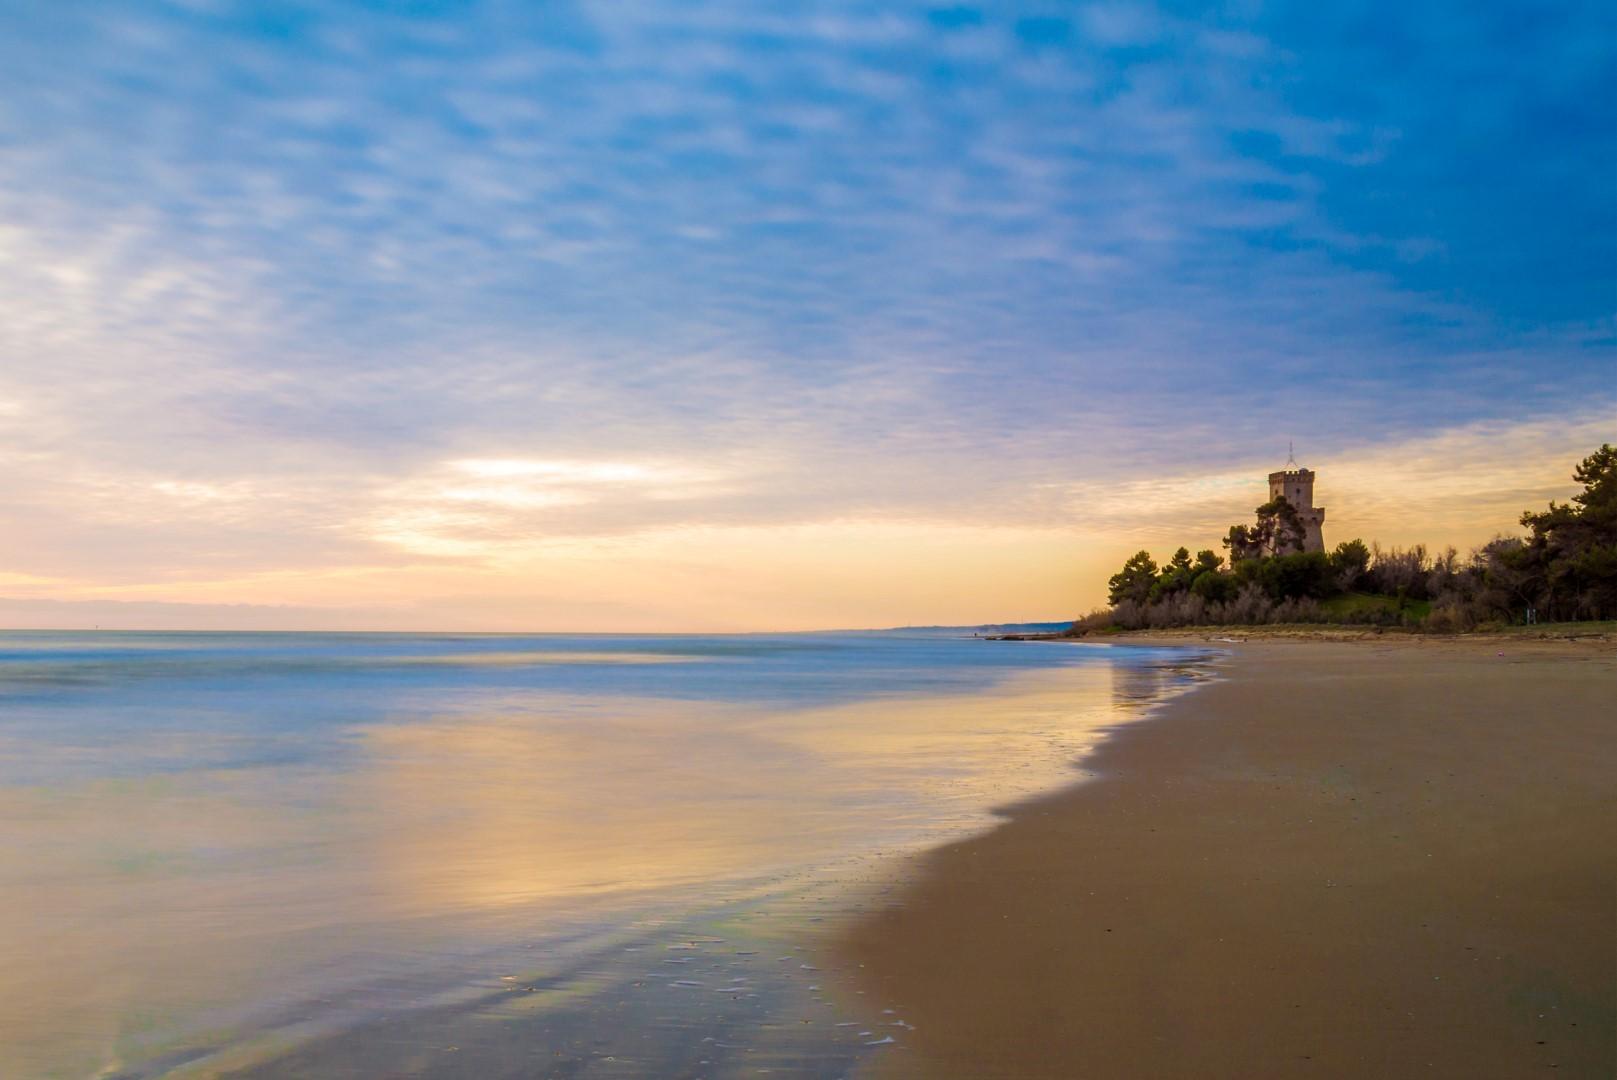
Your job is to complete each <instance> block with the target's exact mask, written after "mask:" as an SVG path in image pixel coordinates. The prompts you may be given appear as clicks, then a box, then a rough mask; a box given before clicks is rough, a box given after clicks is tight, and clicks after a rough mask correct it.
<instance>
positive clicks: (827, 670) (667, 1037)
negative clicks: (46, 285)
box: [0, 632, 1196, 1077]
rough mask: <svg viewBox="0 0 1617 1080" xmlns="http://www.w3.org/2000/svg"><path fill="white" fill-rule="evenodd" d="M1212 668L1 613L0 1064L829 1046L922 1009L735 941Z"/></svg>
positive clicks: (79, 1065) (838, 1050) (912, 844)
mask: <svg viewBox="0 0 1617 1080" xmlns="http://www.w3.org/2000/svg"><path fill="white" fill-rule="evenodd" d="M1195 670H1196V668H1195V665H1194V663H1193V662H1191V660H1190V659H1188V658H1187V657H1186V656H1185V654H1183V653H1182V652H1178V651H1168V650H1153V649H1143V648H1107V647H1099V646H1095V647H1086V646H1078V645H1038V644H1020V645H1019V644H1012V643H989V642H985V641H977V640H972V639H970V638H961V637H956V636H952V635H948V634H938V633H903V632H891V633H866V634H805V635H749V636H593V635H592V636H557V635H541V636H510V635H486V636H485V635H360V634H144V633H142V634H136V633H118V634H100V633H94V634H92V633H28V632H5V633H0V971H3V974H0V1076H5V1077H35V1076H38V1077H57V1076H60V1077H83V1076H147V1075H160V1074H173V1075H187V1076H191V1075H196V1076H202V1075H220V1074H226V1073H231V1072H233V1071H244V1072H253V1073H255V1074H258V1075H367V1074H375V1075H384V1074H386V1075H395V1074H397V1075H465V1076H497V1075H513V1076H515V1075H529V1076H532V1075H550V1074H551V1073H550V1072H547V1071H546V1070H547V1069H552V1068H553V1069H554V1070H556V1073H555V1074H557V1075H560V1074H562V1073H563V1072H564V1073H565V1075H569V1076H594V1075H600V1076H618V1075H623V1076H631V1075H686V1074H689V1075H711V1076H721V1075H742V1074H748V1075H750V1074H752V1073H754V1072H756V1069H757V1067H761V1066H760V1062H763V1061H765V1060H769V1061H775V1062H776V1063H777V1064H781V1063H784V1065H786V1066H787V1067H788V1068H790V1067H792V1066H793V1065H795V1066H797V1071H798V1072H800V1073H803V1074H810V1075H813V1074H824V1075H841V1074H842V1073H843V1072H844V1071H846V1069H847V1068H848V1067H849V1066H850V1063H855V1062H856V1061H857V1058H858V1056H859V1055H860V1054H864V1053H870V1052H877V1051H871V1050H867V1049H865V1048H866V1047H867V1046H871V1045H875V1046H878V1047H887V1046H892V1045H895V1043H896V1042H899V1041H901V1036H902V1032H903V1028H902V1027H901V1026H899V1027H898V1028H896V1031H895V1033H894V1036H893V1037H894V1041H893V1042H884V1041H883V1040H885V1039H888V1038H889V1037H890V1036H889V1034H888V1033H887V1031H886V1030H885V1029H883V1030H882V1031H876V1030H874V1029H870V1028H866V1027H865V1026H864V1025H866V1023H867V1021H866V1020H865V1019H864V1018H863V1017H861V1016H857V1015H853V1018H852V1019H851V1020H844V1021H834V1020H833V1019H832V1016H833V1014H835V1015H837V1016H840V1015H842V1013H844V1012H848V1011H849V1008H850V1006H849V1005H848V1004H847V1003H846V1002H839V1001H836V1000H834V998H835V991H834V988H831V987H829V986H826V985H824V983H826V982H827V981H828V980H829V979H830V976H825V977H824V978H819V981H813V980H815V979H816V978H817V976H815V975H814V974H813V972H815V971H816V970H817V968H816V966H815V965H813V964H809V963H807V962H803V963H789V962H787V957H788V956H791V957H793V958H794V959H795V958H797V954H795V953H792V952H790V951H789V950H791V949H795V948H798V947H800V946H799V945H798V944H790V945H787V946H779V947H785V948H787V949H788V952H787V954H786V955H783V956H778V957H771V958H769V959H770V960H771V961H772V962H773V964H774V966H772V967H770V966H767V965H765V964H764V963H762V962H761V961H757V960H756V958H757V957H759V956H761V955H762V952H763V950H762V948H742V947H741V946H742V945H746V944H749V943H750V944H754V945H757V944H759V943H760V942H763V943H766V944H770V945H776V946H778V942H779V941H781V940H787V939H791V941H793V942H796V941H797V940H798V938H799V937H801V938H803V940H807V939H808V937H809V936H811V934H810V931H811V930H812V926H811V925H810V924H813V923H816V922H818V921H819V920H820V919H821V918H822V917H823V914H824V912H823V911H822V910H821V909H820V908H816V907H815V905H814V904H813V903H808V902H806V900H807V898H810V897H814V898H823V897H825V896H827V895H830V894H832V893H835V894H837V895H839V896H843V897H846V896H849V895H853V894H854V893H855V892H857V888H858V887H859V886H860V884H861V883H863V882H868V881H874V880H876V879H877V877H878V876H879V874H878V871H877V870H876V869H874V868H877V867H879V866H881V865H884V864H886V863H890V862H891V856H892V855H894V854H898V853H902V852H906V851H913V850H915V849H917V848H918V847H921V846H924V845H926V844H928V843H931V842H935V841H937V840H939V839H940V838H943V837H946V836H948V835H950V834H952V833H956V832H958V831H959V830H962V829H969V828H975V827H981V826H982V825H984V824H985V823H986V822H987V821H989V820H991V819H990V816H989V815H990V811H991V809H992V808H993V807H994V806H996V805H1003V804H1004V803H1006V802H1009V801H1012V800H1014V799H1016V798H1018V797H1022V796H1025V795H1028V794H1031V793H1033V792H1036V791H1040V790H1044V789H1048V788H1050V787H1053V786H1055V785H1058V784H1060V783H1062V782H1064V781H1065V780H1068V779H1071V778H1072V777H1073V776H1074V775H1075V774H1074V772H1073V763H1074V761H1075V760H1076V759H1077V757H1078V756H1079V755H1080V754H1081V752H1082V751H1083V750H1084V749H1085V748H1086V747H1087V746H1089V745H1091V744H1092V743H1093V742H1094V741H1095V740H1096V739H1097V738H1098V737H1100V735H1101V733H1102V732H1103V731H1104V729H1105V728H1106V727H1107V726H1108V725H1111V724H1114V723H1116V722H1118V721H1119V720H1120V719H1126V718H1128V717H1130V716H1134V715H1138V714H1139V713H1140V712H1141V710H1142V709H1144V708H1145V707H1147V706H1149V705H1150V704H1151V703H1152V702H1154V701H1157V700H1160V699H1161V697H1162V696H1164V695H1165V694H1167V693H1171V692H1172V691H1173V690H1174V689H1175V688H1176V687H1179V686H1182V685H1184V683H1185V681H1186V679H1187V678H1190V677H1192V676H1193V675H1194V673H1195ZM850 890H851V891H850ZM822 907H823V905H822ZM837 910H846V905H844V907H842V908H838V909H837ZM771 920H773V921H771ZM726 927H728V929H725V928H726ZM714 930H718V931H719V932H717V933H714V932H711V931H714ZM801 947H805V948H806V947H807V946H801ZM667 950H683V952H678V953H677V954H676V953H673V952H667ZM665 953H666V955H665ZM692 963H694V964H696V965H697V966H696V967H679V966H676V965H681V964H692ZM748 965H751V966H750V967H749V966H748ZM681 973H692V974H693V975H695V974H701V975H702V976H703V977H691V978H676V977H675V976H677V975H679V974H681ZM783 973H789V974H791V975H793V976H798V975H799V973H802V974H801V977H798V978H796V981H793V980H792V979H788V978H787V977H786V974H783ZM737 980H739V981H737ZM724 983H728V984H729V985H720V984H724ZM631 991H632V992H631ZM681 991H686V992H687V993H684V994H683V995H682V994H681ZM709 991H712V992H714V993H716V994H721V995H723V997H722V1000H723V1001H724V1002H725V1007H724V1008H722V1009H715V1008H714V1007H713V1006H712V1004H711V1002H712V1000H714V999H712V998H708V997H702V996H701V994H705V993H707V992H709ZM698 992H700V993H698ZM658 994H664V995H667V996H666V997H658V996H656V995H658ZM693 1002H700V1003H703V1004H701V1005H700V1007H698V1005H695V1004H691V1003H693ZM810 1005H812V1006H814V1007H815V1010H816V1011H815V1012H814V1014H813V1015H812V1017H810V1019H805V1020H802V1021H801V1022H797V1021H794V1024H793V1025H792V1026H790V1027H789V1028H788V1026H786V1025H782V1024H780V1023H778V1020H779V1016H778V1014H779V1013H780V1012H781V1011H782V1010H789V1009H795V1010H797V1011H800V1012H801V1011H806V1010H807V1007H808V1006H810ZM854 1012H857V1009H854ZM850 1015H852V1014H850ZM883 1015H888V1016H891V1014H883ZM490 1017H497V1018H499V1019H500V1020H501V1021H502V1022H501V1023H499V1024H490V1023H486V1022H485V1021H487V1020H488V1019H489V1018H490ZM609 1018H610V1019H609ZM401 1020H402V1021H403V1022H404V1026H403V1027H400V1026H399V1025H400V1023H401ZM811 1020H812V1021H813V1022H811ZM875 1022H876V1021H875V1020H871V1021H868V1023H875ZM888 1022H889V1024H895V1023H899V1022H898V1021H892V1020H890V1019H889V1021H888ZM839 1023H840V1024H842V1025H843V1026H840V1027H839V1026H837V1025H838V1024H839ZM856 1029H860V1030H856ZM379 1032H381V1033H383V1034H378V1033H379ZM866 1035H869V1036H871V1037H869V1038H866V1037H865V1036H866ZM727 1040H740V1041H727ZM631 1044H632V1047H631ZM423 1055H425V1056H423ZM681 1070H684V1071H681Z"/></svg>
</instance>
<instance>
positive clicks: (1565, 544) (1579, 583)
mask: <svg viewBox="0 0 1617 1080" xmlns="http://www.w3.org/2000/svg"><path fill="white" fill-rule="evenodd" d="M1572 478H1573V479H1574V480H1576V481H1577V482H1578V483H1580V484H1582V485H1583V491H1582V492H1580V493H1579V494H1577V495H1574V496H1573V497H1572V501H1571V502H1570V503H1568V504H1565V505H1561V504H1558V503H1555V502H1551V503H1550V505H1549V508H1548V509H1546V510H1542V511H1539V512H1537V513H1534V512H1533V511H1528V512H1527V513H1524V514H1523V515H1522V518H1521V522H1522V524H1523V525H1525V526H1526V527H1527V528H1528V529H1529V530H1531V532H1532V535H1531V536H1529V537H1528V539H1527V542H1526V543H1525V544H1524V545H1523V546H1522V547H1521V548H1520V549H1517V550H1511V551H1507V552H1502V553H1501V558H1500V561H1501V562H1502V563H1503V564H1504V565H1503V566H1502V567H1500V570H1501V571H1503V573H1502V574H1501V576H1503V577H1510V578H1516V579H1518V580H1519V579H1520V578H1522V577H1526V578H1529V579H1535V578H1536V579H1540V580H1541V582H1542V584H1541V586H1540V589H1539V591H1538V595H1537V597H1536V598H1535V600H1534V602H1533V604H1534V606H1538V607H1542V608H1544V609H1545V613H1546V614H1547V615H1548V616H1550V617H1552V618H1572V619H1584V618H1595V619H1598V618H1601V617H1602V616H1605V615H1611V614H1617V447H1613V446H1611V445H1610V444H1609V443H1606V444H1602V445H1601V447H1600V449H1598V450H1596V451H1595V452H1594V453H1592V454H1590V455H1589V456H1588V457H1586V458H1584V459H1583V460H1582V461H1580V462H1579V463H1578V464H1577V466H1576V467H1575V468H1574V469H1573V470H1572ZM1490 569H1492V567H1491V565H1490Z"/></svg>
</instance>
